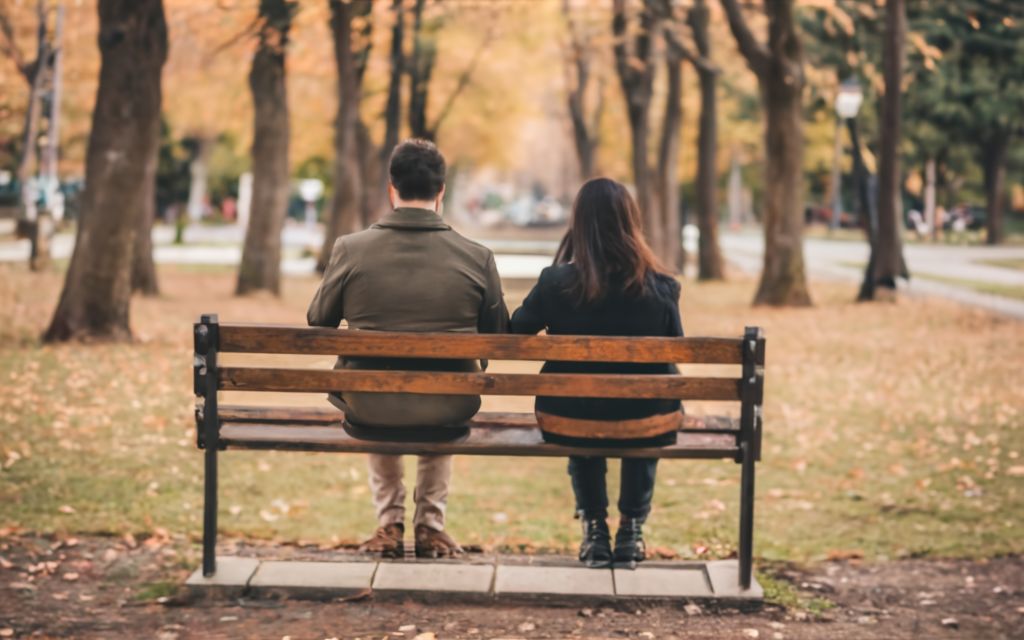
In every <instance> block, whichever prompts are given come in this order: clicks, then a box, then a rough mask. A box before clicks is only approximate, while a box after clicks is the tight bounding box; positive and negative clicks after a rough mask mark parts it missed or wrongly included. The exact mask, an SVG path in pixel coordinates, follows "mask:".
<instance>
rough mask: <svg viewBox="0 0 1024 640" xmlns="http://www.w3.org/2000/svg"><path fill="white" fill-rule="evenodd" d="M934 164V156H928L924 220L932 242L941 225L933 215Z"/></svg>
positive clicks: (925, 176)
mask: <svg viewBox="0 0 1024 640" xmlns="http://www.w3.org/2000/svg"><path fill="white" fill-rule="evenodd" d="M935 164H936V163H935V156H928V160H927V161H926V162H925V163H924V219H925V222H926V223H927V224H928V229H929V231H930V233H931V236H932V240H933V241H934V240H937V239H938V237H939V233H938V228H939V225H940V224H941V223H940V222H939V220H938V216H936V215H935V212H936V208H935Z"/></svg>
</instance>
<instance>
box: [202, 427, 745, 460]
mask: <svg viewBox="0 0 1024 640" xmlns="http://www.w3.org/2000/svg"><path fill="white" fill-rule="evenodd" d="M220 441H221V444H223V445H225V446H226V447H227V448H229V449H279V450H291V451H335V452H346V453H382V454H412V455H490V456H543V457H558V458H561V457H566V456H572V455H588V456H606V457H609V458H701V459H714V458H733V457H734V456H735V455H736V452H737V447H736V438H735V436H733V435H730V434H720V433H680V434H679V438H678V442H677V443H676V444H675V445H673V446H669V447H652V448H643V449H640V448H637V449H629V448H618V449H599V448H590V447H566V446H561V445H554V444H547V443H545V442H544V441H543V440H542V439H541V434H540V430H539V429H501V428H490V427H474V428H473V429H472V430H471V431H470V433H469V435H468V436H466V437H465V438H464V439H462V440H459V441H456V442H375V441H368V440H358V439H356V438H353V437H351V436H349V435H348V434H347V433H345V431H344V430H342V429H341V428H340V427H321V426H301V427H299V426H296V427H288V426H282V425H272V424H268V425H261V424H246V425H232V424H228V425H225V426H223V427H222V428H221V433H220Z"/></svg>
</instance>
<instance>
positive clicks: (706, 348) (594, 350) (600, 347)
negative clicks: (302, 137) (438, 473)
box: [219, 324, 742, 364]
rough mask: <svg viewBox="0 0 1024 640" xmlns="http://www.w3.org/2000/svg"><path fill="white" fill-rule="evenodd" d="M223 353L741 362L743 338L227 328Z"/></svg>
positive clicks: (222, 336)
mask: <svg viewBox="0 0 1024 640" xmlns="http://www.w3.org/2000/svg"><path fill="white" fill-rule="evenodd" d="M219 335H220V341H219V349H220V350H221V351H223V352H231V353H278V354H302V355H338V356H351V357H389V358H455V359H486V360H538V361H539V360H565V361H573V362H674V363H684V362H685V363H700V364H740V363H741V362H742V351H741V348H742V340H739V339H730V338H638V337H628V338H627V337H594V336H561V335H559V336H547V335H544V336H519V335H486V334H475V333H408V332H379V331H356V330H350V329H326V328H315V327H314V328H305V327H284V326H280V327H277V326H265V325H259V326H257V325H244V324H222V325H220V328H219Z"/></svg>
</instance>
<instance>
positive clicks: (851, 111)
mask: <svg viewBox="0 0 1024 640" xmlns="http://www.w3.org/2000/svg"><path fill="white" fill-rule="evenodd" d="M863 102H864V92H863V91H862V90H861V88H860V82H858V81H857V79H856V78H850V79H848V80H846V81H844V82H843V83H842V84H841V85H839V91H838V93H836V103H835V108H836V149H835V159H834V161H833V165H834V166H833V168H832V228H833V229H837V228H839V226H840V222H841V219H842V210H843V184H842V175H843V172H842V169H841V168H840V166H839V165H840V160H841V159H842V153H843V147H842V141H841V134H842V128H843V123H844V122H845V123H846V124H847V126H850V124H852V121H853V119H854V118H856V117H857V113H858V112H859V111H860V105H861V104H862V103H863ZM859 152H860V149H854V154H859Z"/></svg>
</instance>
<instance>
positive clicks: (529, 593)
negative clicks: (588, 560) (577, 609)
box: [494, 565, 615, 602]
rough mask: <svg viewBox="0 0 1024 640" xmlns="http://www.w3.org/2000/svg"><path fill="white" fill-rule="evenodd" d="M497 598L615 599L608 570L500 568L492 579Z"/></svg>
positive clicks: (542, 599)
mask: <svg viewBox="0 0 1024 640" xmlns="http://www.w3.org/2000/svg"><path fill="white" fill-rule="evenodd" d="M494 593H495V595H496V596H497V597H498V598H513V599H520V598H527V599H536V600H540V601H545V602H557V601H562V600H579V599H586V600H591V601H592V600H594V599H598V600H600V599H602V598H608V599H612V598H614V597H615V589H614V586H613V584H612V572H611V569H587V568H583V567H537V566H504V565H499V566H498V569H497V571H496V573H495V578H494Z"/></svg>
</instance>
